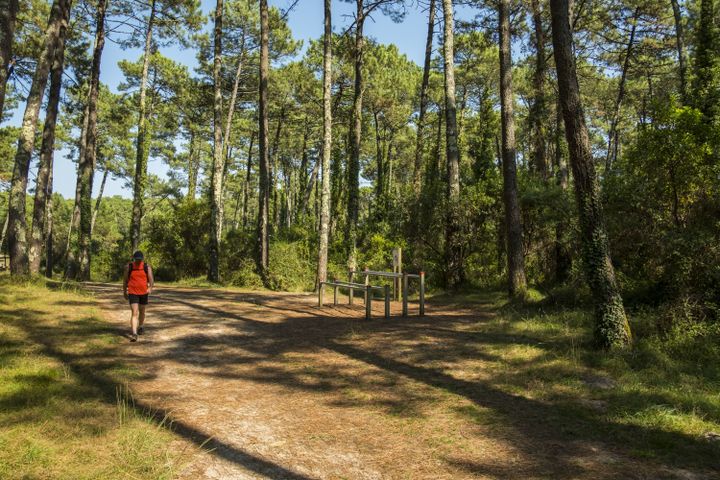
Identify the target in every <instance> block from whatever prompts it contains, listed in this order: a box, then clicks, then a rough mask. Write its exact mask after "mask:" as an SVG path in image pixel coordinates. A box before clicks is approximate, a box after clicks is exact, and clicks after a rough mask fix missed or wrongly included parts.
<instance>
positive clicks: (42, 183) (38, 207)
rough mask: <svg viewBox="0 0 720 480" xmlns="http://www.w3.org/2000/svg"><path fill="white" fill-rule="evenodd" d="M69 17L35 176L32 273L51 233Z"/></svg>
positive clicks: (57, 50) (59, 49)
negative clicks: (48, 223)
mask: <svg viewBox="0 0 720 480" xmlns="http://www.w3.org/2000/svg"><path fill="white" fill-rule="evenodd" d="M66 13H67V14H68V15H69V14H70V9H68V10H67V12H66ZM69 20H70V19H69V17H67V18H64V19H63V23H62V25H61V27H60V33H59V35H58V40H57V45H56V48H55V53H54V55H53V61H52V67H51V69H50V91H49V94H48V103H47V112H46V114H45V125H44V127H43V133H42V145H41V147H40V164H39V166H38V173H37V177H36V179H35V199H34V201H33V217H32V229H31V233H30V248H29V252H28V257H29V263H30V273H32V274H38V273H40V261H41V260H42V251H43V243H44V242H45V237H46V235H47V233H46V225H45V219H46V214H45V206H46V205H47V197H48V191H52V185H51V184H50V183H49V182H50V178H51V177H52V175H51V173H52V168H53V155H54V153H55V125H56V123H57V116H58V110H59V108H60V93H61V90H62V75H63V68H64V60H65V39H66V37H67V26H68V22H69Z"/></svg>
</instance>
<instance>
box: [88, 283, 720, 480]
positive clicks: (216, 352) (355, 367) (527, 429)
mask: <svg viewBox="0 0 720 480" xmlns="http://www.w3.org/2000/svg"><path fill="white" fill-rule="evenodd" d="M98 291H99V292H100V294H102V293H103V290H102V289H101V288H100V289H98ZM196 297H197V298H195V297H193V296H192V295H189V294H188V293H187V292H184V291H181V290H169V289H168V290H166V291H164V292H161V293H159V294H158V295H157V296H156V297H155V300H154V301H155V302H156V303H160V304H165V305H175V306H178V305H181V306H184V307H189V309H190V310H185V311H183V315H182V318H174V319H173V320H172V321H173V322H177V321H182V322H184V323H186V324H197V325H199V326H201V327H202V328H205V327H207V326H212V325H222V326H223V327H225V328H227V329H229V330H230V331H231V332H233V333H231V334H228V333H227V332H223V333H222V334H218V335H215V334H210V333H202V334H193V335H188V336H185V337H182V338H176V339H174V340H173V341H172V342H171V344H169V345H167V346H165V347H164V348H163V349H162V351H161V352H158V354H157V356H155V357H154V358H155V359H157V360H162V361H171V362H176V363H178V364H187V365H201V366H202V367H203V369H204V370H203V372H204V374H205V375H211V376H215V377H218V378H226V379H232V378H235V379H242V380H251V381H254V382H260V383H265V384H269V385H282V386H285V387H287V388H290V389H301V390H307V391H311V392H318V393H324V394H328V393H331V394H332V395H328V396H327V397H328V398H327V399H326V401H327V403H328V405H343V404H348V403H352V404H354V405H356V406H365V407H372V408H382V409H384V410H385V411H386V412H387V413H390V414H396V413H397V411H401V412H402V413H403V414H407V415H423V413H422V412H423V406H424V405H425V404H426V403H431V402H433V401H434V399H435V398H436V397H437V396H438V394H443V393H450V394H454V395H457V396H459V397H462V398H464V399H467V400H469V401H470V402H472V403H473V404H475V405H477V406H478V407H482V408H486V409H490V410H492V411H493V412H495V413H496V414H498V415H501V416H502V418H503V420H504V422H503V423H504V424H505V425H506V426H507V428H508V429H509V430H511V431H510V432H507V431H505V432H502V433H498V435H499V436H500V437H502V438H499V439H502V440H508V438H509V439H510V440H511V442H512V444H513V446H514V447H515V448H516V449H518V450H519V451H521V452H523V455H524V456H525V457H526V458H528V459H531V461H532V463H534V464H535V466H536V468H537V469H538V472H552V474H553V476H554V478H568V479H569V478H576V477H577V476H579V475H582V474H583V472H585V469H584V467H583V466H582V465H580V464H578V462H577V461H576V460H577V458H579V457H588V456H593V454H594V446H593V445H595V444H600V445H602V446H603V447H604V448H606V449H608V450H609V451H612V452H618V454H622V455H627V454H628V452H633V451H648V449H650V450H653V448H655V447H657V450H654V451H653V454H654V455H656V458H655V459H642V460H641V459H639V458H637V459H633V461H643V462H645V463H646V464H649V465H655V466H656V467H661V466H664V465H672V466H676V467H683V468H695V467H697V466H698V465H703V466H706V467H708V468H717V467H718V466H717V464H716V463H715V462H716V459H717V458H720V446H718V445H717V444H712V443H709V442H705V441H702V440H700V439H697V438H694V437H691V436H689V435H684V434H682V433H678V432H671V431H664V430H662V429H660V428H650V427H642V426H637V425H628V424H621V423H618V422H617V421H614V420H613V419H612V418H610V417H609V416H607V415H605V414H604V413H602V412H596V411H593V410H592V409H587V408H583V407H582V406H578V405H577V404H574V405H571V406H570V407H568V404H567V401H568V400H570V399H561V401H555V402H553V401H541V400H536V399H532V398H527V397H525V396H523V395H519V394H513V393H509V392H508V391H505V390H503V389H502V388H501V387H499V386H498V383H501V382H500V381H501V380H503V379H501V378H499V377H498V376H497V375H495V376H493V375H490V376H489V377H488V376H487V373H488V372H482V371H480V372H476V373H477V375H473V374H472V372H470V374H468V372H467V371H465V370H463V371H461V372H460V373H458V372H457V371H456V370H457V368H460V367H462V366H463V365H464V362H467V361H469V360H472V361H480V362H495V363H497V362H500V361H501V359H499V358H498V357H497V356H496V355H493V354H492V353H488V352H486V351H485V349H486V348H487V347H489V346H492V347H498V346H500V347H503V346H507V347H511V346H532V347H534V348H537V349H539V350H541V351H542V352H544V355H541V356H540V357H539V359H538V362H547V361H549V360H551V359H552V358H553V356H554V355H555V353H553V352H554V349H557V348H564V346H563V345H562V342H560V341H558V342H548V341H547V340H546V339H544V338H542V337H538V336H535V335H534V334H523V335H517V334H512V333H507V332H502V331H501V332H496V331H492V330H481V331H467V328H468V327H471V326H473V325H477V324H478V323H482V322H487V320H488V319H489V318H490V316H489V315H487V314H483V313H482V312H481V313H479V314H477V313H472V312H467V309H464V310H463V311H461V312H453V311H452V308H450V310H451V311H450V313H447V312H446V311H445V310H443V309H439V310H438V311H433V309H432V308H431V309H429V315H428V316H426V317H424V318H419V317H410V318H391V319H389V320H385V319H374V320H372V321H370V322H366V321H364V320H360V319H356V318H350V317H348V316H329V315H327V313H326V312H328V310H321V309H318V308H317V307H314V306H311V305H310V303H309V300H308V297H307V296H306V295H275V294H264V293H258V292H253V293H247V294H246V293H235V292H224V291H215V290H212V291H202V292H197V295H196ZM207 300H212V301H213V302H216V303H217V302H220V303H221V305H220V306H208V305H206V303H207ZM257 306H260V307H262V310H260V311H257V310H253V309H254V308H255V307H257ZM378 307H380V306H379V305H378ZM443 308H447V304H445V305H443ZM330 311H331V312H333V313H334V314H335V315H337V314H338V312H340V311H344V312H345V313H346V315H350V314H351V315H354V316H359V317H360V316H361V315H362V313H361V312H362V306H361V305H356V306H355V307H354V308H353V307H342V308H333V309H332V310H330ZM394 311H395V313H397V306H394ZM322 351H330V352H333V353H334V354H335V355H338V356H340V357H344V358H346V359H348V360H350V362H349V363H339V362H330V361H328V362H325V363H324V362H322V361H318V360H313V361H312V362H309V361H308V360H309V359H308V358H307V357H306V356H308V355H311V354H317V353H318V352H322ZM298 355H299V356H300V358H299V359H296V360H295V361H294V360H293V359H292V358H293V356H298ZM479 366H480V367H481V366H482V365H479ZM547 368H550V367H547ZM483 374H484V376H483ZM418 385H419V388H418ZM347 389H360V390H363V391H365V392H367V393H368V395H361V396H359V397H353V398H350V399H348V398H347V397H346V396H343V395H342V394H341V393H340V392H343V391H346V390H347ZM656 400H657V398H652V397H648V398H645V399H641V401H640V402H639V403H638V406H637V408H638V409H640V408H644V407H646V406H648V405H650V404H652V402H654V401H656ZM403 407H405V408H403ZM188 428H190V427H188ZM668 445H671V446H673V447H672V448H671V449H669V448H665V449H662V447H663V446H664V447H667V446H668ZM454 464H455V465H456V466H457V467H458V468H463V469H465V470H467V471H469V472H471V473H472V472H475V473H482V469H483V468H485V469H487V468H489V467H483V466H482V465H480V464H473V463H472V462H470V463H468V462H465V463H464V464H463V462H462V461H454ZM463 465H464V466H463ZM498 468H499V467H498ZM502 471H503V470H502V469H500V470H496V473H497V474H498V475H499V476H512V475H510V474H509V473H508V474H505V473H502ZM485 474H493V473H492V472H491V470H486V473H485Z"/></svg>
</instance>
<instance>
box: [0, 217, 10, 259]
mask: <svg viewBox="0 0 720 480" xmlns="http://www.w3.org/2000/svg"><path fill="white" fill-rule="evenodd" d="M8 223H10V212H9V211H8V213H7V214H6V215H5V221H4V222H3V228H2V234H1V235H0V251H2V246H3V245H4V244H5V237H6V236H7V230H8Z"/></svg>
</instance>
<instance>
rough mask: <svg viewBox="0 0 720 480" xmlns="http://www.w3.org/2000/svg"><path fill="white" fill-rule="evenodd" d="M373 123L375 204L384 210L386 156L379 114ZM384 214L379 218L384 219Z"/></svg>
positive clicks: (375, 116)
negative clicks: (381, 136)
mask: <svg viewBox="0 0 720 480" xmlns="http://www.w3.org/2000/svg"><path fill="white" fill-rule="evenodd" d="M373 123H374V125H375V162H376V163H377V179H376V181H375V203H376V204H377V208H378V210H381V211H382V210H383V208H384V196H385V165H384V159H385V154H384V152H383V147H382V140H381V138H380V121H379V120H378V112H377V111H374V112H373ZM382 216H383V214H382V212H381V213H380V214H379V215H378V217H382Z"/></svg>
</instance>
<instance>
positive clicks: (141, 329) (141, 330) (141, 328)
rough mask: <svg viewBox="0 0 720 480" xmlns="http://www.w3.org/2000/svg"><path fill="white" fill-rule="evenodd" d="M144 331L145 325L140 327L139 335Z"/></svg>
mask: <svg viewBox="0 0 720 480" xmlns="http://www.w3.org/2000/svg"><path fill="white" fill-rule="evenodd" d="M143 333H145V327H140V328H138V335H142V334H143Z"/></svg>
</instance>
